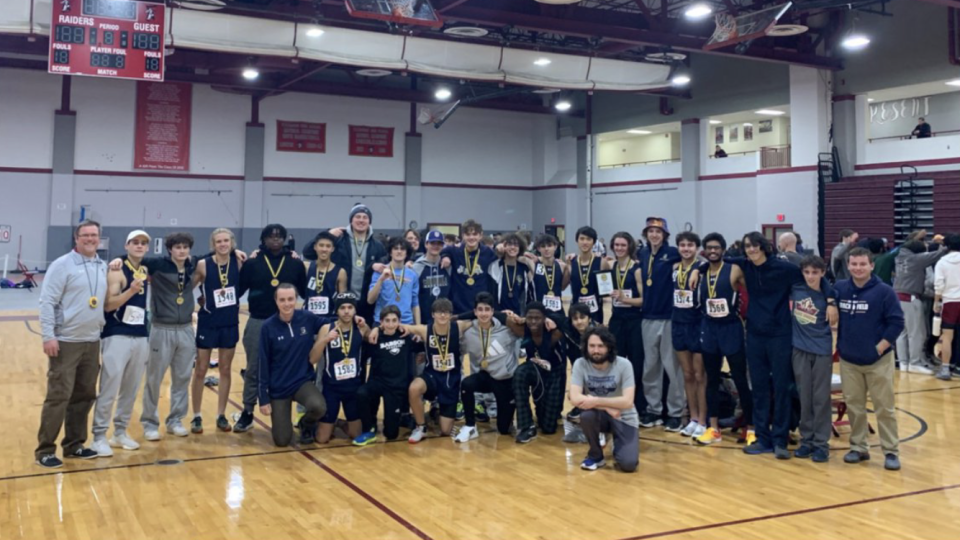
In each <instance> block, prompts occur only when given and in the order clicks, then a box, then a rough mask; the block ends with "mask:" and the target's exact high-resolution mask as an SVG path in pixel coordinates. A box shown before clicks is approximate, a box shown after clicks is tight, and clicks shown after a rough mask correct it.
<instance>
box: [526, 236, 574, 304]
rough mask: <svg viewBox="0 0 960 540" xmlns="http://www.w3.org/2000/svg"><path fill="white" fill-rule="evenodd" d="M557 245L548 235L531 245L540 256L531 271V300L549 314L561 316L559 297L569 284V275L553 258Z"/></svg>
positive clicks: (555, 240) (564, 264)
mask: <svg viewBox="0 0 960 540" xmlns="http://www.w3.org/2000/svg"><path fill="white" fill-rule="evenodd" d="M558 245H559V242H558V241H557V239H556V238H555V237H554V236H552V235H549V234H541V235H540V236H539V237H537V241H536V242H535V243H534V245H533V248H534V250H536V252H537V253H539V254H540V258H539V260H538V261H537V263H536V265H535V267H534V271H533V298H534V300H535V301H537V302H540V303H541V304H543V306H544V308H545V309H546V310H547V311H548V312H549V313H551V314H560V315H561V316H563V315H564V313H563V301H562V300H561V299H560V296H561V294H562V293H563V290H564V289H565V288H567V286H568V285H569V284H570V273H569V267H568V266H567V265H566V263H564V262H561V261H558V260H556V259H555V258H554V256H555V255H556V253H557V246H558Z"/></svg>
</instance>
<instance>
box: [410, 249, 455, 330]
mask: <svg viewBox="0 0 960 540" xmlns="http://www.w3.org/2000/svg"><path fill="white" fill-rule="evenodd" d="M424 244H425V245H426V253H424V254H423V255H422V256H420V258H418V259H417V260H416V262H414V263H413V271H414V272H416V273H417V276H418V279H419V280H420V299H419V304H420V319H421V322H422V323H423V324H430V323H432V322H433V309H432V308H433V302H434V301H435V300H436V299H438V298H448V297H449V295H450V271H449V270H443V269H441V268H440V251H441V250H442V249H443V234H442V233H441V232H440V231H430V232H428V233H427V238H426V241H425V242H424Z"/></svg>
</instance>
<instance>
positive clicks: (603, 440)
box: [600, 433, 607, 448]
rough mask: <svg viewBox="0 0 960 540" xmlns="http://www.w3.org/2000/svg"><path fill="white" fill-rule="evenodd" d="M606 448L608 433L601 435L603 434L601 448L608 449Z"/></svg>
mask: <svg viewBox="0 0 960 540" xmlns="http://www.w3.org/2000/svg"><path fill="white" fill-rule="evenodd" d="M606 447H607V434H606V433H601V434H600V448H606Z"/></svg>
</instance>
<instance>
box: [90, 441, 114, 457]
mask: <svg viewBox="0 0 960 540" xmlns="http://www.w3.org/2000/svg"><path fill="white" fill-rule="evenodd" d="M90 449H91V450H93V451H94V452H96V453H97V457H113V450H111V449H110V445H109V444H107V440H106V439H94V441H93V444H91V445H90Z"/></svg>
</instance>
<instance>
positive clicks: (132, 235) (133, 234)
mask: <svg viewBox="0 0 960 540" xmlns="http://www.w3.org/2000/svg"><path fill="white" fill-rule="evenodd" d="M141 236H143V237H146V239H147V242H149V241H150V240H151V238H150V235H149V234H147V231H144V230H142V229H137V230H135V231H130V234H128V235H127V241H126V243H127V244H129V243H130V241H131V240H133V239H134V238H139V237H141Z"/></svg>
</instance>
